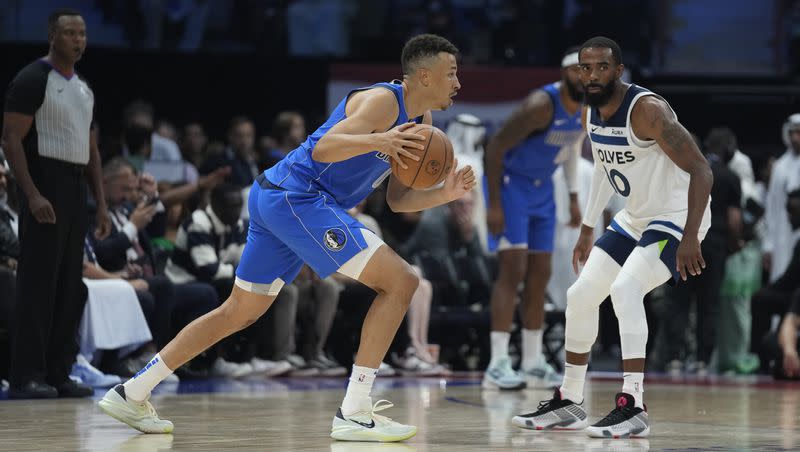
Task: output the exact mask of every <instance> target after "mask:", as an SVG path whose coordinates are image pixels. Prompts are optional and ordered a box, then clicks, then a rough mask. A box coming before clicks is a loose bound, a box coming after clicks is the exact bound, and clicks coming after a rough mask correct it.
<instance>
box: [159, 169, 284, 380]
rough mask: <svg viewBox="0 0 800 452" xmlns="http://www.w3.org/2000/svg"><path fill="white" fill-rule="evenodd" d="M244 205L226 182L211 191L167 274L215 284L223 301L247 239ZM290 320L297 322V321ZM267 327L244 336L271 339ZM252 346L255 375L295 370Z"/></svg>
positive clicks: (187, 225)
mask: <svg viewBox="0 0 800 452" xmlns="http://www.w3.org/2000/svg"><path fill="white" fill-rule="evenodd" d="M242 204H243V200H242V193H241V190H240V189H239V188H237V187H235V186H233V185H231V184H228V183H223V184H221V185H218V186H216V187H215V188H214V190H212V191H211V203H210V204H209V205H208V206H206V208H205V209H197V210H195V211H194V212H193V213H192V214H191V216H190V217H189V218H187V219H186V221H184V222H183V224H182V225H181V227H180V229H179V230H178V235H177V237H176V240H175V250H174V252H173V254H172V256H171V257H170V258H169V260H168V261H167V267H166V269H165V274H166V275H167V276H168V277H169V279H170V280H171V281H172V282H173V283H175V284H185V283H190V282H195V281H202V282H205V283H208V284H211V285H213V286H214V288H215V289H216V291H217V299H218V300H220V302H221V301H222V300H224V298H225V297H226V295H227V294H228V293H230V291H231V290H232V289H233V279H234V276H235V273H236V266H237V265H238V264H239V259H241V257H242V250H243V249H244V244H245V242H246V240H247V225H246V224H245V223H244V222H243V221H242V220H241V219H239V213H240V212H241V210H242ZM279 298H280V297H279ZM278 303H280V301H278ZM287 320H288V321H290V322H292V323H293V322H294V318H291V319H287ZM266 328H268V324H267V323H266V322H265V321H261V320H259V321H257V322H256V323H254V324H253V325H251V326H250V327H248V328H247V329H246V330H245V331H243V332H242V333H241V336H244V337H246V338H249V339H250V340H253V341H258V340H263V339H265V338H266V337H267V333H268V332H267V331H265V329H266ZM233 340H236V339H233ZM252 345H253V347H248V348H250V349H251V350H249V351H247V352H245V353H246V355H247V356H246V359H247V358H249V359H247V361H248V362H249V363H250V364H251V365H252V366H253V370H254V372H256V373H258V374H261V375H265V376H275V375H280V374H282V373H286V372H288V371H289V370H290V369H291V365H290V364H289V363H288V362H286V361H279V362H275V361H270V360H266V359H262V358H259V357H258V356H256V354H257V350H253V348H256V347H255V345H256V344H252ZM154 353H155V352H154ZM250 355H252V356H250Z"/></svg>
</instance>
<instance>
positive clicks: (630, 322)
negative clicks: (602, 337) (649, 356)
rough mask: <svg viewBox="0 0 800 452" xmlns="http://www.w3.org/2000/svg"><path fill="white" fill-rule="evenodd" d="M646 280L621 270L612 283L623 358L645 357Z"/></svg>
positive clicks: (612, 299)
mask: <svg viewBox="0 0 800 452" xmlns="http://www.w3.org/2000/svg"><path fill="white" fill-rule="evenodd" d="M645 293H646V292H645V287H644V282H643V281H640V280H639V279H638V278H636V277H635V276H634V275H632V274H630V273H628V272H626V271H625V270H624V269H623V270H622V271H620V273H619V275H617V278H616V279H615V280H614V282H613V283H612V284H611V302H612V304H613V306H614V313H615V314H616V316H617V319H618V320H619V335H620V345H621V346H622V347H621V348H622V358H623V359H635V358H644V357H645V352H646V348H647V335H648V333H649V330H648V328H647V316H646V314H645V311H644V296H645Z"/></svg>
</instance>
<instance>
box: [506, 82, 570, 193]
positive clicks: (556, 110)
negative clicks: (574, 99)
mask: <svg viewBox="0 0 800 452" xmlns="http://www.w3.org/2000/svg"><path fill="white" fill-rule="evenodd" d="M560 85H561V82H555V83H551V84H549V85H545V86H543V87H542V88H541V89H542V91H544V92H546V93H547V94H548V95H549V96H550V100H551V101H552V103H553V119H552V120H551V121H550V125H549V126H548V127H547V128H546V129H544V130H541V131H537V132H535V133H533V134H532V135H530V136H529V137H528V138H526V139H525V140H524V141H523V142H521V143H519V144H518V145H516V146H515V147H513V148H511V149H510V150H509V151H508V152H507V153H506V154H505V156H504V157H503V167H504V168H505V172H506V173H510V174H513V175H518V176H523V177H526V178H529V179H541V180H542V181H546V182H548V183H549V182H550V181H551V177H552V175H553V172H554V171H555V170H556V168H558V164H557V163H556V156H558V154H559V152H560V151H561V149H562V148H565V147H568V146H572V145H574V144H575V141H576V140H578V139H580V138H581V137H582V135H583V131H582V127H581V110H580V108H579V109H578V110H577V111H576V112H575V113H574V114H572V115H570V114H569V113H568V112H567V111H566V110H565V109H564V105H562V104H561V94H560V93H559V86H560Z"/></svg>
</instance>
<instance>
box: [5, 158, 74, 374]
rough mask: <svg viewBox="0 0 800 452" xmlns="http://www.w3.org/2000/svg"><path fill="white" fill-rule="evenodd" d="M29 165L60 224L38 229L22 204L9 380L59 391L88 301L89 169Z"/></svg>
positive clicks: (37, 161) (41, 161) (44, 162)
mask: <svg viewBox="0 0 800 452" xmlns="http://www.w3.org/2000/svg"><path fill="white" fill-rule="evenodd" d="M28 165H29V171H30V173H31V178H32V179H33V182H34V184H36V187H37V188H38V189H39V192H40V193H41V194H42V196H44V197H45V198H47V200H48V201H50V204H51V205H52V206H53V210H54V211H55V214H56V222H55V224H45V223H39V222H38V221H36V218H34V217H33V215H32V214H31V211H30V208H29V206H28V204H27V200H26V199H22V200H21V201H22V203H21V206H20V207H21V208H20V212H21V213H20V222H19V239H20V247H21V249H20V258H19V264H18V267H17V301H16V306H15V309H14V318H13V322H14V325H13V333H12V334H13V335H12V343H11V368H10V378H11V384H12V385H24V384H25V383H27V382H29V381H31V380H35V381H39V382H46V383H48V384H51V385H55V386H57V385H60V384H62V383H64V382H65V381H67V379H68V378H69V373H70V370H71V368H72V363H73V362H74V361H75V356H76V354H77V353H78V350H79V348H78V341H77V331H78V325H79V324H80V320H81V317H82V315H83V307H84V305H85V304H86V297H87V289H86V285H85V284H84V283H83V280H82V279H81V277H82V273H83V253H84V240H85V238H86V230H87V228H88V223H89V219H88V209H87V205H86V194H87V192H86V189H87V187H86V179H85V167H84V166H81V165H74V164H71V163H67V162H63V161H60V160H54V159H48V158H43V157H38V156H35V157H32V156H28ZM23 198H24V196H23Z"/></svg>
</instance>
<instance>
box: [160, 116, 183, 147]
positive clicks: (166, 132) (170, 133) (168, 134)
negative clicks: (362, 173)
mask: <svg viewBox="0 0 800 452" xmlns="http://www.w3.org/2000/svg"><path fill="white" fill-rule="evenodd" d="M155 133H156V134H157V135H158V136H161V137H164V138H166V139H168V140H170V141H172V142H173V143H177V142H178V130H177V129H175V124H173V123H171V122H169V121H167V120H165V119H162V120H159V121H158V122H157V123H156V129H155Z"/></svg>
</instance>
